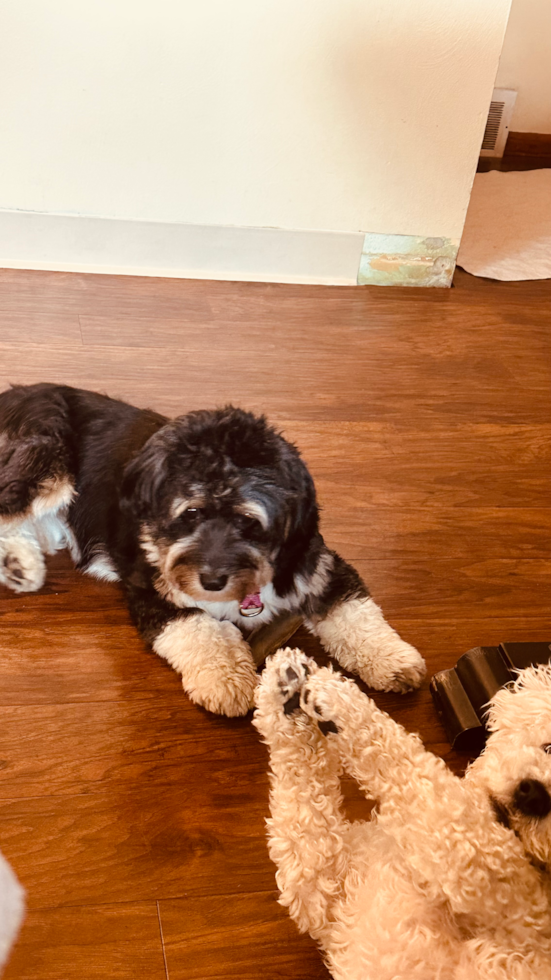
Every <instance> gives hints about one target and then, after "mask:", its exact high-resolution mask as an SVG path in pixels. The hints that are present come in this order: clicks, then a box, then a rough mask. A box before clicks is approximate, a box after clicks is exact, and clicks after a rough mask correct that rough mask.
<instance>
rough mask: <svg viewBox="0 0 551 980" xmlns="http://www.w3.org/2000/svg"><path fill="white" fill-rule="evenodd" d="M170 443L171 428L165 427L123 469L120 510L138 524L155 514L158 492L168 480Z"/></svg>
mask: <svg viewBox="0 0 551 980" xmlns="http://www.w3.org/2000/svg"><path fill="white" fill-rule="evenodd" d="M172 443H173V434H172V432H171V431H170V427H169V426H168V425H167V426H164V427H163V428H162V429H160V431H159V432H156V433H155V434H154V435H153V436H152V437H151V438H150V439H149V440H148V441H147V442H146V444H145V446H144V447H143V449H141V450H140V452H139V453H137V455H136V456H134V458H133V459H132V460H131V461H130V463H128V465H127V466H126V467H125V470H124V473H123V477H122V484H121V491H120V506H121V509H123V510H125V511H127V512H130V513H132V514H133V515H134V517H136V518H137V519H138V520H145V519H147V518H148V517H150V516H151V515H152V514H154V513H157V512H158V509H159V500H160V496H161V491H162V488H163V486H164V484H165V483H166V481H167V479H168V476H169V455H170V451H171V449H172Z"/></svg>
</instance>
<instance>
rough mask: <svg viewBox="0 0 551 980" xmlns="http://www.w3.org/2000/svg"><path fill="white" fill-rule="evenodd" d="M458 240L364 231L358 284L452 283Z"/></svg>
mask: <svg viewBox="0 0 551 980" xmlns="http://www.w3.org/2000/svg"><path fill="white" fill-rule="evenodd" d="M458 249H459V239H453V238H422V237H421V236H420V235H377V234H367V235H366V236H365V238H364V244H363V248H362V254H361V257H360V267H359V269H358V285H359V286H451V282H452V277H453V273H454V269H455V261H456V257H457V252H458Z"/></svg>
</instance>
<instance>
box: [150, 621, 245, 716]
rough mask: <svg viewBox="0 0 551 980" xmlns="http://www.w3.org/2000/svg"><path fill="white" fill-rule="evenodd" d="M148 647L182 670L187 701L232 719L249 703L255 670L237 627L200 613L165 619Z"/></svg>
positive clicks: (241, 712) (243, 710)
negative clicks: (187, 696) (159, 631)
mask: <svg viewBox="0 0 551 980" xmlns="http://www.w3.org/2000/svg"><path fill="white" fill-rule="evenodd" d="M153 649H154V650H155V652H156V653H158V654H159V655H160V656H161V657H164V659H165V660H168V662H169V663H170V664H171V665H172V666H173V667H174V668H175V670H177V671H178V673H180V674H181V675H182V685H183V687H184V690H185V691H186V693H187V694H188V695H189V697H190V698H191V700H192V701H195V703H196V704H200V705H202V706H203V707H204V708H206V709H207V711H213V712H214V713H215V714H219V715H227V716H228V717H229V718H234V717H236V716H239V715H246V714H247V712H248V711H249V710H250V708H252V707H253V703H254V691H255V688H256V685H257V675H256V670H255V666H254V663H253V659H252V656H251V651H250V649H249V646H248V644H247V643H246V642H245V640H244V639H243V637H242V635H241V633H240V631H239V630H238V629H237V626H234V625H233V623H228V622H219V621H218V620H217V619H212V617H211V616H208V615H206V614H205V613H198V614H197V615H194V616H189V617H187V618H182V619H175V620H172V621H171V622H169V623H168V624H167V625H166V626H165V628H164V629H163V631H162V632H161V633H160V634H159V636H157V637H156V639H155V640H154V642H153Z"/></svg>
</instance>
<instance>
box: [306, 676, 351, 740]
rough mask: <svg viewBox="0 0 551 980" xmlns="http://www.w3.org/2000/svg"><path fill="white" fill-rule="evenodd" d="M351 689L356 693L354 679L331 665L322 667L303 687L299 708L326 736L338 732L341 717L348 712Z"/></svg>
mask: <svg viewBox="0 0 551 980" xmlns="http://www.w3.org/2000/svg"><path fill="white" fill-rule="evenodd" d="M352 692H353V693H354V694H355V693H356V692H357V685H356V684H355V683H354V681H352V680H349V679H348V678H347V677H343V675H342V674H339V673H338V671H334V670H333V669H332V668H331V667H323V668H321V669H320V670H318V672H317V673H316V674H315V676H312V677H311V678H309V679H308V681H307V682H306V683H305V684H304V685H303V686H302V689H301V692H300V707H301V709H302V711H304V713H305V714H307V715H308V716H309V717H310V718H311V719H312V721H314V722H316V724H317V726H318V728H319V730H320V732H321V733H322V734H323V735H330V734H334V735H338V734H339V732H340V731H341V723H340V718H341V716H344V715H345V714H346V713H347V710H348V706H349V703H350V697H351V693H352Z"/></svg>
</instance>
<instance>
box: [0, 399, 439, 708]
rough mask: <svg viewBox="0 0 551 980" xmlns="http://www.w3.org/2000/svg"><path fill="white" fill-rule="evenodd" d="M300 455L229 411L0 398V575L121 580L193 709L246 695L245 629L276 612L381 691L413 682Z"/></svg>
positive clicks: (414, 673) (249, 676)
mask: <svg viewBox="0 0 551 980" xmlns="http://www.w3.org/2000/svg"><path fill="white" fill-rule="evenodd" d="M318 523H319V521H318V506H317V502H316V495H315V490H314V485H313V482H312V478H311V476H310V474H309V473H308V470H307V468H306V466H305V464H304V463H303V461H302V459H301V458H300V455H299V453H298V451H297V450H296V449H295V447H294V446H292V445H291V444H290V443H289V442H287V441H286V440H285V439H284V438H283V437H282V436H281V435H279V434H278V433H277V432H276V431H275V430H274V429H273V428H271V427H270V426H269V425H268V424H267V422H266V420H265V419H264V418H258V417H255V416H254V415H251V414H250V413H248V412H244V411H241V410H240V409H236V408H231V407H228V408H223V409H219V410H215V411H197V412H191V413H190V414H189V415H184V416H181V417H180V418H177V419H174V420H172V421H171V420H168V419H166V418H164V417H163V416H161V415H157V414H156V413H154V412H151V411H148V410H142V409H138V408H134V407H132V406H131V405H127V404H125V403H124V402H121V401H115V400H113V399H111V398H108V397H106V396H105V395H100V394H96V393H94V392H89V391H83V390H80V389H76V388H70V387H67V386H63V385H52V384H37V385H30V386H28V387H22V386H17V387H13V388H11V389H10V390H9V391H6V392H3V393H2V394H0V582H2V583H4V585H6V586H8V588H10V589H13V590H15V591H17V592H33V591H35V590H37V589H39V588H40V587H41V586H42V585H43V583H44V579H45V574H46V570H45V561H44V555H45V554H51V553H53V552H54V551H56V550H58V549H60V548H66V547H67V548H69V549H70V552H71V554H72V557H73V559H74V561H75V564H76V565H77V567H78V568H79V569H81V570H82V571H84V572H88V573H89V574H90V575H94V576H96V577H97V578H103V579H107V580H111V581H115V580H120V581H121V582H122V584H123V587H124V589H125V591H126V595H127V599H128V604H129V607H130V612H131V615H132V617H133V619H134V622H135V623H136V625H137V627H138V629H139V630H140V632H141V633H142V635H143V637H144V639H145V640H146V641H147V642H148V643H149V644H150V645H151V646H152V647H153V649H154V650H155V651H156V652H157V653H158V654H159V655H160V656H161V657H164V658H165V659H166V660H167V661H168V662H169V663H170V664H171V665H172V666H173V667H174V668H175V669H176V670H177V671H178V672H179V673H180V674H181V676H182V683H183V686H184V688H185V690H186V691H187V693H188V694H189V696H190V697H191V698H192V700H194V701H196V702H197V703H198V704H201V705H204V706H205V707H206V708H208V709H209V710H210V711H216V712H220V713H222V714H226V715H240V714H245V713H246V712H247V711H248V710H249V708H250V707H251V705H252V702H253V691H254V688H255V686H256V671H255V666H254V663H253V659H252V657H251V652H250V648H249V645H248V643H247V642H246V639H245V637H247V636H249V637H250V636H251V635H252V633H253V632H254V630H255V629H256V628H257V627H258V626H259V625H261V624H266V623H269V622H271V621H272V620H273V619H274V617H276V616H278V615H279V614H281V613H283V612H296V613H298V614H300V615H302V616H303V617H304V618H305V619H306V623H307V625H308V626H309V628H310V629H311V630H312V632H313V633H315V634H316V636H318V637H319V638H320V640H321V642H322V644H323V645H324V647H325V648H326V650H327V651H328V652H329V653H330V654H331V655H332V656H334V657H336V658H337V660H338V661H339V663H340V664H342V666H343V667H345V668H347V669H348V670H351V671H354V672H356V673H358V674H359V675H360V676H361V677H362V678H363V679H364V680H365V682H366V683H367V684H369V685H370V686H372V687H375V688H378V689H380V690H393V691H405V690H407V689H409V688H411V687H417V686H418V685H419V684H420V682H421V680H422V678H423V676H424V663H423V660H422V659H421V657H420V655H419V653H418V652H417V651H416V650H415V649H414V648H413V647H412V646H410V645H409V644H408V643H405V642H404V641H403V640H401V639H400V637H399V636H398V635H397V634H396V633H395V631H394V630H393V629H392V628H391V627H390V626H389V625H388V623H386V621H385V619H384V618H383V615H382V613H381V611H380V609H379V607H378V606H377V605H376V604H375V602H374V601H373V599H371V598H370V597H369V592H368V591H367V589H366V587H365V585H364V584H363V582H362V580H361V579H360V577H359V575H358V574H357V572H356V571H355V570H354V569H353V568H352V567H351V566H350V565H348V564H347V563H346V562H345V561H344V560H343V559H342V558H340V557H339V555H337V554H336V553H335V552H334V551H331V550H329V549H328V548H327V547H326V545H325V543H324V541H323V538H322V536H321V534H320V532H319V526H318Z"/></svg>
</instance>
